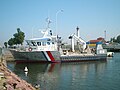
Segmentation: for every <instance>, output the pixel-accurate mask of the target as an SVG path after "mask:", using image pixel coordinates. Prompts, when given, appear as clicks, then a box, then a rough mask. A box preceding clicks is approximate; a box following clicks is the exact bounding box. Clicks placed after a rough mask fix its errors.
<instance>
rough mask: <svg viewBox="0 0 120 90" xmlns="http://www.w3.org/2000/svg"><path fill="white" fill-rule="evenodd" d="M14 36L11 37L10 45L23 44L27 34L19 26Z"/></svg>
mask: <svg viewBox="0 0 120 90" xmlns="http://www.w3.org/2000/svg"><path fill="white" fill-rule="evenodd" d="M13 36H14V38H11V39H9V41H8V45H10V46H12V45H17V44H21V45H22V44H23V42H24V38H25V34H24V32H22V31H21V30H20V28H17V33H15V34H13Z"/></svg>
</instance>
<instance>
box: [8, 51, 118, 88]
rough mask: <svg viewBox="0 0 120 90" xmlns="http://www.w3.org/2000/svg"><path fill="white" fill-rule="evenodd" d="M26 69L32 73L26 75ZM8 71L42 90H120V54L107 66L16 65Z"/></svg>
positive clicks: (67, 64) (86, 64)
mask: <svg viewBox="0 0 120 90" xmlns="http://www.w3.org/2000/svg"><path fill="white" fill-rule="evenodd" d="M25 66H27V67H28V69H29V71H28V73H27V74H25V72H24V67H25ZM8 68H9V69H11V70H12V71H13V72H14V73H16V74H17V75H18V76H19V77H21V78H22V79H24V80H26V81H27V82H29V83H31V84H32V85H35V84H36V83H37V84H40V88H41V89H40V90H120V53H115V55H114V57H113V58H108V60H107V61H106V62H85V63H62V64H40V63H33V64H31V63H28V64H23V63H22V64H15V63H10V62H9V63H8Z"/></svg>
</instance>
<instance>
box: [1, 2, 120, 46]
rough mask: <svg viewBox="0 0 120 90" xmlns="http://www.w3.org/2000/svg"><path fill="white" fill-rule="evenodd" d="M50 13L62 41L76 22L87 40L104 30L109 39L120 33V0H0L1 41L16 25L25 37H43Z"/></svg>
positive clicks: (10, 34)
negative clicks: (42, 31)
mask: <svg viewBox="0 0 120 90" xmlns="http://www.w3.org/2000/svg"><path fill="white" fill-rule="evenodd" d="M61 10H62V11H61ZM47 17H49V19H50V20H51V24H50V28H51V29H52V31H53V33H54V34H55V33H56V31H57V33H58V34H59V36H61V37H62V39H63V42H69V41H70V40H69V39H68V37H69V35H71V34H73V33H76V27H77V26H78V27H79V28H80V36H81V37H82V38H83V39H84V40H85V41H86V42H87V41H89V40H93V39H96V38H98V37H105V34H104V32H105V31H106V40H110V38H113V37H116V36H118V35H120V0H0V45H3V44H4V42H7V41H8V40H9V39H10V38H12V37H13V34H14V33H16V32H17V28H20V29H21V31H23V32H24V33H25V39H30V38H32V37H41V36H42V35H41V32H40V30H43V29H45V28H46V18H47ZM56 29H57V30H56Z"/></svg>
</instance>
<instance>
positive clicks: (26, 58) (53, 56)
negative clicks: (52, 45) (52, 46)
mask: <svg viewBox="0 0 120 90" xmlns="http://www.w3.org/2000/svg"><path fill="white" fill-rule="evenodd" d="M10 51H11V53H12V54H13V56H14V59H15V61H16V62H23V63H24V62H45V63H46V62H85V61H105V60H107V54H95V55H84V54H83V55H60V53H59V52H58V51H33V52H25V51H24V52H19V51H15V50H10Z"/></svg>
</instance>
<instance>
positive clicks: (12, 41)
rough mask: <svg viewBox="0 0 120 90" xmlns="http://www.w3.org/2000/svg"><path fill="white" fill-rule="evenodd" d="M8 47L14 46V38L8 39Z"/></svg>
mask: <svg viewBox="0 0 120 90" xmlns="http://www.w3.org/2000/svg"><path fill="white" fill-rule="evenodd" d="M8 45H9V46H13V45H14V38H10V39H9V41H8Z"/></svg>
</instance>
